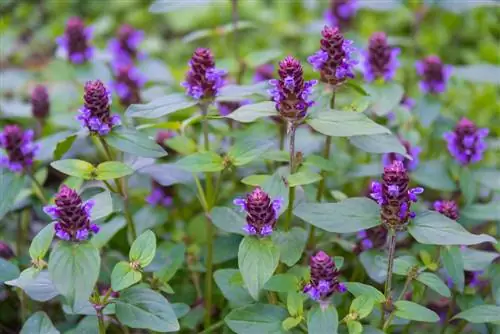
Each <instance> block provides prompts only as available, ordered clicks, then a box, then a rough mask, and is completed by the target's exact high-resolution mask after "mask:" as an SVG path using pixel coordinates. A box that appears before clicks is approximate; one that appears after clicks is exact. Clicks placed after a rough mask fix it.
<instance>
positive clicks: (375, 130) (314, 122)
mask: <svg viewBox="0 0 500 334" xmlns="http://www.w3.org/2000/svg"><path fill="white" fill-rule="evenodd" d="M307 123H308V124H309V125H310V126H311V127H312V128H313V129H314V130H316V131H318V132H319V133H322V134H324V135H326V136H333V137H352V136H362V135H375V134H390V133H391V132H390V131H389V129H387V128H386V127H384V126H382V125H379V124H377V123H375V122H374V121H372V120H371V119H370V118H368V117H367V116H366V115H365V114H363V113H358V112H350V111H337V110H335V111H325V112H321V113H318V114H317V115H315V117H314V118H310V119H309V120H307Z"/></svg>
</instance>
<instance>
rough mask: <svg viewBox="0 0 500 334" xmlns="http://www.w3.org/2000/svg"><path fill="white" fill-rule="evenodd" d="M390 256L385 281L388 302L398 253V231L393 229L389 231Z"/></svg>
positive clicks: (385, 293)
mask: <svg viewBox="0 0 500 334" xmlns="http://www.w3.org/2000/svg"><path fill="white" fill-rule="evenodd" d="M389 238H390V239H389V255H388V265H387V279H386V281H385V292H384V295H385V300H388V299H389V297H390V294H391V285H392V269H393V267H394V255H395V252H396V231H394V230H393V229H390V230H389Z"/></svg>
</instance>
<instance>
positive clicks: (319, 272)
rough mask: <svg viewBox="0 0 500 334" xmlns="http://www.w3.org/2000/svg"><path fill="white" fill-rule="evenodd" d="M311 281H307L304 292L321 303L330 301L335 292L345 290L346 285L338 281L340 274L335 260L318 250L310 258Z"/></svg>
mask: <svg viewBox="0 0 500 334" xmlns="http://www.w3.org/2000/svg"><path fill="white" fill-rule="evenodd" d="M309 266H310V270H311V281H310V282H309V283H307V284H306V285H305V286H304V288H303V292H304V293H306V294H308V295H309V297H310V298H311V299H313V300H316V301H319V302H320V303H326V302H328V300H329V298H330V297H331V296H332V295H333V293H335V292H340V293H342V292H345V291H346V287H345V285H344V284H343V283H340V282H339V281H338V277H339V275H340V273H339V271H338V269H337V267H336V266H335V262H333V260H332V258H331V257H330V256H329V255H328V254H326V253H325V252H323V251H319V252H317V253H316V254H315V255H313V256H311V258H310V260H309Z"/></svg>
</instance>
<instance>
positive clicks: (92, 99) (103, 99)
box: [77, 80, 120, 136]
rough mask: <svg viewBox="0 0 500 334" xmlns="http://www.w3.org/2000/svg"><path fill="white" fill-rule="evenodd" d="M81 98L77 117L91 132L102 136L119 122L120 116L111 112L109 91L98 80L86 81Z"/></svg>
mask: <svg viewBox="0 0 500 334" xmlns="http://www.w3.org/2000/svg"><path fill="white" fill-rule="evenodd" d="M83 100H84V104H83V107H82V108H81V109H80V114H79V115H78V116H77V119H78V120H79V121H80V123H81V124H82V126H84V127H86V128H87V129H88V130H89V131H90V132H91V133H96V134H99V135H101V136H104V135H106V134H108V133H109V132H110V131H111V129H112V128H113V126H115V125H118V124H120V117H119V116H118V115H112V114H111V93H110V91H109V90H108V89H107V88H106V86H104V84H103V83H102V82H101V81H100V80H95V81H87V83H86V84H85V93H84V95H83Z"/></svg>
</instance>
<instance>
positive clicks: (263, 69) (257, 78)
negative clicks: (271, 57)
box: [253, 64, 274, 82]
mask: <svg viewBox="0 0 500 334" xmlns="http://www.w3.org/2000/svg"><path fill="white" fill-rule="evenodd" d="M273 76H274V65H273V64H263V65H260V66H259V67H257V68H256V69H255V74H254V77H253V81H254V82H262V81H269V80H271V79H272V78H273Z"/></svg>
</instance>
